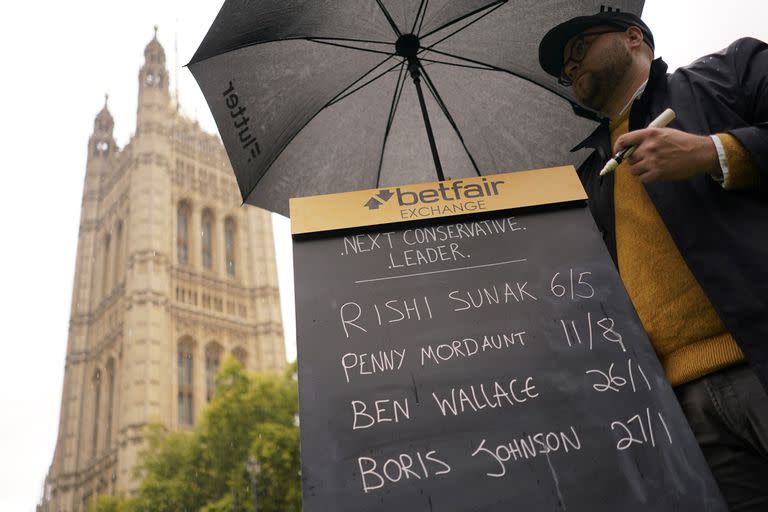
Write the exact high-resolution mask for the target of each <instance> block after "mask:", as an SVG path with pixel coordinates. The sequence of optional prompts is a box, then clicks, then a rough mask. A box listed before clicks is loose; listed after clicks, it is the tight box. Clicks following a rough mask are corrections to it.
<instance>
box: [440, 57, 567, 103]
mask: <svg viewBox="0 0 768 512" xmlns="http://www.w3.org/2000/svg"><path fill="white" fill-rule="evenodd" d="M426 49H427V50H429V51H431V52H434V53H437V54H439V55H444V56H446V57H451V58H453V59H457V60H462V61H464V62H469V63H471V64H478V65H480V66H486V67H487V68H488V71H501V72H502V73H507V74H510V75H512V76H514V77H517V78H520V79H521V80H525V81H526V82H530V83H532V84H533V85H536V86H538V87H541V88H542V89H544V90H546V91H549V92H551V93H552V94H554V95H556V96H559V97H560V98H562V99H564V100H565V101H567V102H568V103H570V104H571V105H575V103H574V102H573V100H572V99H571V98H569V97H568V96H566V95H565V94H563V93H561V92H560V91H558V90H557V89H555V88H554V87H552V86H550V85H546V84H542V83H539V82H536V81H535V80H532V79H530V78H528V77H526V76H523V75H521V74H519V73H515V72H514V71H510V70H509V69H505V68H502V67H499V66H494V65H493V64H488V63H486V62H482V61H479V60H475V59H470V58H468V57H461V56H460V55H454V54H452V53H448V52H443V51H440V50H435V49H434V48H426ZM448 65H449V66H450V65H451V64H448Z"/></svg>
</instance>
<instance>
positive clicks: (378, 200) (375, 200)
mask: <svg viewBox="0 0 768 512" xmlns="http://www.w3.org/2000/svg"><path fill="white" fill-rule="evenodd" d="M393 195H394V194H393V193H392V192H390V191H389V190H387V189H384V190H379V193H378V194H376V195H375V196H373V197H372V198H370V199H369V200H368V202H367V203H365V204H364V205H363V206H365V207H366V208H368V209H369V210H378V209H379V207H380V206H381V205H383V204H384V203H386V202H387V201H389V198H390V197H392V196H393Z"/></svg>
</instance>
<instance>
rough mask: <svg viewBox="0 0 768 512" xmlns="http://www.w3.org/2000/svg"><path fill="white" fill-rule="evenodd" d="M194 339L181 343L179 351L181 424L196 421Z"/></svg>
mask: <svg viewBox="0 0 768 512" xmlns="http://www.w3.org/2000/svg"><path fill="white" fill-rule="evenodd" d="M192 349H193V344H192V341H191V340H189V339H186V340H184V341H182V342H181V343H179V352H178V378H179V380H178V383H179V395H178V407H179V424H180V425H192V422H193V421H194V410H193V408H192V404H193V402H192V399H193V394H192V389H193V386H192V382H193V374H192V370H193V364H192V363H193V360H192Z"/></svg>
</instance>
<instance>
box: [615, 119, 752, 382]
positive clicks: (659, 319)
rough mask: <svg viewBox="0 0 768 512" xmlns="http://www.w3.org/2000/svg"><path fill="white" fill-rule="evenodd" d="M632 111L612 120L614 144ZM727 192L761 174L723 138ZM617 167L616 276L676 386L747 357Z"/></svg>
mask: <svg viewBox="0 0 768 512" xmlns="http://www.w3.org/2000/svg"><path fill="white" fill-rule="evenodd" d="M628 116H629V112H627V113H626V114H625V115H624V116H622V117H621V118H619V119H616V120H615V121H614V122H612V123H611V143H612V145H613V143H615V142H616V139H617V138H618V137H619V136H621V135H623V134H625V133H627V129H628ZM718 136H719V137H720V139H721V141H722V142H723V147H724V149H725V154H726V159H727V161H728V168H729V174H730V176H729V182H730V183H731V185H730V186H729V187H728V188H747V187H749V186H750V185H751V184H752V182H753V180H754V178H755V176H756V172H755V170H754V167H753V166H752V163H751V160H750V158H749V155H748V153H747V152H746V150H745V149H744V147H743V146H741V144H740V143H739V142H738V141H737V140H736V139H735V138H734V137H732V136H730V135H727V134H718ZM627 165H628V164H627V163H626V162H624V163H622V164H621V166H620V167H619V168H618V169H616V172H615V184H614V206H615V215H616V219H615V220H616V251H617V256H618V262H619V273H620V274H621V278H622V281H623V282H624V286H625V287H626V289H627V292H628V293H629V297H630V298H631V300H632V303H633V304H634V306H635V309H636V310H637V313H638V316H639V317H640V321H641V322H642V324H643V327H644V328H645V331H646V332H647V333H648V336H649V338H650V340H651V343H652V344H653V347H654V349H655V350H656V353H657V354H658V356H659V359H660V360H661V364H662V366H663V367H664V371H665V372H666V374H667V378H668V379H669V381H670V382H671V383H672V385H673V386H678V385H680V384H684V383H686V382H690V381H692V380H694V379H697V378H699V377H702V376H704V375H707V374H708V373H711V372H713V371H715V370H718V369H720V368H724V367H726V366H730V365H732V364H734V363H737V362H739V361H743V360H744V354H743V352H742V351H741V349H740V348H739V347H738V345H737V344H736V341H735V340H734V339H733V336H731V334H730V333H729V332H728V331H727V330H726V328H725V326H724V325H723V322H722V321H721V320H720V318H719V316H718V315H717V313H716V312H715V310H714V308H713V307H712V304H711V303H710V302H709V299H707V296H706V295H705V294H704V291H703V290H702V289H701V286H699V284H698V283H697V282H696V279H695V278H694V277H693V274H692V273H691V271H690V270H689V269H688V266H687V265H686V263H685V261H684V260H683V257H682V256H681V255H680V252H679V251H678V250H677V247H676V246H675V243H674V242H673V240H672V237H671V236H670V234H669V231H667V228H666V226H665V225H664V222H663V221H662V220H661V217H660V216H659V213H658V212H657V211H656V208H655V207H654V206H653V203H652V202H651V200H650V198H649V197H648V194H647V192H646V191H645V188H644V187H643V185H642V184H641V183H640V181H639V180H638V179H637V178H636V177H635V176H633V175H632V174H630V173H629V172H628V170H627Z"/></svg>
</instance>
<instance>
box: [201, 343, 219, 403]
mask: <svg viewBox="0 0 768 512" xmlns="http://www.w3.org/2000/svg"><path fill="white" fill-rule="evenodd" d="M221 353H222V348H221V345H219V344H218V343H216V342H211V343H209V344H208V346H206V347H205V399H206V401H208V402H210V401H211V398H213V394H214V392H215V391H216V372H217V371H218V370H219V363H220V362H221Z"/></svg>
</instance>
